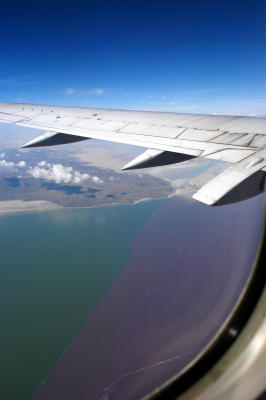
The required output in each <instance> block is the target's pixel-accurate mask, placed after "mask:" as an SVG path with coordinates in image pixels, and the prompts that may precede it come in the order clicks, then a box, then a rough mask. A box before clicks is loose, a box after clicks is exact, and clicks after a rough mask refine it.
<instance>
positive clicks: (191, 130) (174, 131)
mask: <svg viewBox="0 0 266 400" xmlns="http://www.w3.org/2000/svg"><path fill="white" fill-rule="evenodd" d="M0 122H6V123H11V124H14V125H20V126H27V127H31V128H37V129H44V130H46V131H47V132H46V133H45V134H43V135H41V136H40V137H38V138H37V139H34V140H33V141H31V142H29V143H27V144H25V145H24V146H23V147H37V146H52V145H58V144H66V143H72V142H76V141H81V140H86V139H94V138H95V139H100V140H107V141H112V142H117V143H125V144H131V145H137V146H141V147H144V148H146V149H147V150H146V151H145V152H144V153H143V154H141V155H140V156H138V157H137V158H136V159H134V160H132V161H131V162H129V163H128V164H127V165H126V166H124V167H123V169H133V168H146V167H151V166H158V165H166V164H172V163H178V162H182V161H185V160H187V159H189V158H194V157H205V158H212V159H215V160H223V161H228V162H231V163H233V164H234V165H233V166H231V167H230V168H228V169H227V170H226V171H224V172H223V173H222V174H220V175H218V176H216V177H215V178H213V179H212V180H211V181H209V182H208V183H207V184H205V185H204V186H203V187H202V188H201V189H199V190H198V192H197V193H195V195H194V196H193V197H194V198H195V199H197V200H199V201H201V202H203V203H205V204H208V205H214V204H216V203H217V202H220V201H221V199H222V198H223V197H224V196H225V195H226V194H227V193H228V192H230V191H231V190H232V189H233V188H235V187H236V186H237V185H239V184H241V183H242V182H244V181H245V180H246V179H247V178H249V177H250V176H251V175H253V174H255V173H256V172H257V171H259V170H264V169H265V167H266V162H265V160H266V154H265V148H266V119H264V118H254V117H238V116H236V117H233V116H218V115H197V114H177V113H164V112H143V111H127V110H108V109H91V108H80V107H60V106H44V105H34V104H18V103H0Z"/></svg>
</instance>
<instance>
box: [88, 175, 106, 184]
mask: <svg viewBox="0 0 266 400" xmlns="http://www.w3.org/2000/svg"><path fill="white" fill-rule="evenodd" d="M91 179H92V180H93V182H94V183H97V184H98V183H104V182H103V180H102V179H101V178H99V177H98V176H92V177H91Z"/></svg>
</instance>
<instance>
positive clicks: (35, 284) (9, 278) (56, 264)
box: [0, 200, 162, 400]
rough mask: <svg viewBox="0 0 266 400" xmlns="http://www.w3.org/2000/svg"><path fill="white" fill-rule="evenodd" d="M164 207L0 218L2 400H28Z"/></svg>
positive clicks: (151, 203) (156, 203) (150, 204)
mask: <svg viewBox="0 0 266 400" xmlns="http://www.w3.org/2000/svg"><path fill="white" fill-rule="evenodd" d="M161 204H162V201H161V200H155V201H148V202H143V203H138V204H136V205H130V206H129V205H128V206H127V205H123V206H113V207H100V208H91V209H63V210H56V211H49V212H43V213H39V214H38V213H36V214H20V215H10V216H4V217H1V218H0V307H1V308H0V310H1V311H0V326H1V331H0V335H1V337H0V340H1V365H0V368H1V370H0V379H1V381H0V398H1V399H5V400H14V399H16V400H17V399H19V400H24V399H25V400H26V399H29V398H30V397H31V395H32V394H33V392H34V391H35V390H36V389H37V387H38V386H39V385H40V383H41V382H42V380H43V379H44V378H45V377H46V376H47V374H48V373H49V371H50V369H51V368H52V366H53V365H54V363H55V362H56V360H57V359H58V358H59V357H60V355H61V354H62V352H63V351H64V349H65V348H66V347H67V346H68V344H69V343H70V342H71V340H72V339H73V337H74V336H75V335H76V334H77V333H78V331H79V330H80V328H81V327H82V325H83V324H84V322H85V321H86V319H87V317H88V316H89V314H90V313H91V312H92V310H94V309H95V307H96V305H97V304H98V303H99V301H100V300H101V298H102V297H103V296H104V294H105V293H106V292H107V291H108V289H110V287H111V286H112V284H113V282H114V281H115V280H116V278H117V277H118V275H119V274H120V272H121V271H122V269H123V268H124V267H125V266H126V264H127V263H128V261H129V259H130V257H131V248H130V243H131V242H132V241H133V239H134V238H135V236H136V235H137V233H138V232H139V231H140V229H141V228H142V227H143V225H144V224H145V222H146V221H148V220H149V218H150V217H151V216H152V214H153V213H154V212H155V211H156V210H157V209H158V208H159V207H160V205H161Z"/></svg>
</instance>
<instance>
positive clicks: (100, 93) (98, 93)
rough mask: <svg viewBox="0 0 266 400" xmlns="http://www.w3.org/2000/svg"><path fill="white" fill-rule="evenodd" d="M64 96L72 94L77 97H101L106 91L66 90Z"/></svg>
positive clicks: (101, 89)
mask: <svg viewBox="0 0 266 400" xmlns="http://www.w3.org/2000/svg"><path fill="white" fill-rule="evenodd" d="M61 93H63V94H64V95H65V96H71V95H72V94H76V95H78V96H86V95H95V96H102V95H103V94H105V93H106V89H104V88H93V89H88V90H86V89H85V90H84V89H82V90H80V89H73V88H66V89H65V90H64V91H63V92H61Z"/></svg>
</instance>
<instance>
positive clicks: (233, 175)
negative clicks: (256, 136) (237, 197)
mask: <svg viewBox="0 0 266 400" xmlns="http://www.w3.org/2000/svg"><path fill="white" fill-rule="evenodd" d="M265 156H266V151H265V150H262V151H259V152H257V153H256V154H252V155H251V156H249V157H246V158H245V159H244V160H241V161H239V162H238V163H236V164H234V165H233V166H232V167H230V168H228V169H227V170H225V171H224V172H222V173H221V174H220V175H218V176H216V177H215V178H214V179H212V180H211V181H209V182H208V183H206V184H205V185H204V186H203V187H202V188H201V189H200V190H198V191H197V192H196V193H195V194H194V195H193V198H194V199H196V200H198V201H201V202H203V203H205V204H208V205H214V204H215V203H217V202H218V201H219V200H221V199H222V198H223V197H224V196H225V195H226V194H227V193H229V192H230V191H231V190H232V189H233V188H234V187H236V186H237V185H239V184H240V183H241V182H243V181H244V180H245V179H247V178H248V177H249V176H251V175H253V174H255V172H257V171H259V170H260V169H262V168H264V167H265V165H266V159H265Z"/></svg>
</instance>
